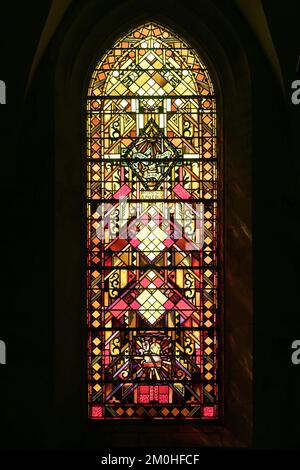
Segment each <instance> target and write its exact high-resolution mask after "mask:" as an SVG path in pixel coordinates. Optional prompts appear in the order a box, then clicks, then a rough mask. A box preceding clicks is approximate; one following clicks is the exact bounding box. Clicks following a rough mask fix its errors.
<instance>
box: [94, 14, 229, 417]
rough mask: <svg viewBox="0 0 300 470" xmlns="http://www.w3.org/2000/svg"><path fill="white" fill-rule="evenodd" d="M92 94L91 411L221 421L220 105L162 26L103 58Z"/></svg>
mask: <svg viewBox="0 0 300 470" xmlns="http://www.w3.org/2000/svg"><path fill="white" fill-rule="evenodd" d="M88 95H89V96H88V99H87V227H88V232H87V242H88V246H87V251H88V258H87V311H88V330H89V339H88V381H89V385H88V387H89V390H88V397H89V417H90V418H92V419H105V418H114V419H129V418H131V419H144V418H147V419H166V420H167V419H185V420H186V419H193V420H199V419H200V420H207V419H210V420H216V419H218V418H219V417H220V384H219V371H220V367H219V365H218V357H219V354H220V351H219V350H218V347H219V346H218V345H219V340H220V338H219V337H218V335H219V328H218V326H219V325H220V324H221V323H220V320H221V319H220V311H221V310H220V308H219V305H218V264H219V263H218V254H217V245H218V243H217V242H218V240H217V239H218V233H219V230H220V227H218V226H217V222H218V194H217V189H218V188H217V162H218V156H217V153H216V152H217V150H216V138H217V135H216V133H217V128H216V127H217V126H216V112H217V111H216V109H217V108H216V102H215V98H214V90H213V85H212V82H211V79H210V77H209V73H208V70H207V68H206V66H205V64H204V63H203V61H202V60H201V58H199V56H198V54H197V53H196V52H195V50H193V49H192V48H191V47H189V45H187V44H186V43H185V42H184V41H183V40H182V39H180V38H178V36H177V35H176V34H174V33H173V32H171V31H170V30H169V29H166V28H164V27H162V26H160V25H158V24H156V23H152V22H151V23H147V24H144V25H142V26H140V27H138V28H136V29H134V30H132V31H130V33H128V34H127V35H126V36H125V37H123V38H122V39H121V40H119V41H118V42H117V43H116V44H115V45H114V47H113V48H112V49H111V50H110V51H109V52H108V53H107V54H106V55H105V56H104V57H103V58H102V59H101V60H100V61H99V63H98V64H97V66H96V68H95V70H94V72H93V75H92V79H91V82H90V87H89V92H88Z"/></svg>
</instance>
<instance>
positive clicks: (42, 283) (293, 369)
mask: <svg viewBox="0 0 300 470" xmlns="http://www.w3.org/2000/svg"><path fill="white" fill-rule="evenodd" d="M218 3H219V4H221V8H223V9H226V8H227V7H228V10H230V9H231V8H234V6H233V2H227V1H223V2H222V1H221V2H218ZM50 4H51V2H50V1H47V0H43V1H41V2H29V1H28V2H22V3H21V2H20V3H18V5H17V6H16V5H15V4H13V3H12V2H4V1H1V2H0V17H1V28H0V79H1V80H4V81H5V82H6V85H7V104H6V105H5V106H2V105H1V106H0V119H1V126H0V157H1V177H0V184H1V197H0V203H1V219H0V220H1V231H0V238H1V247H2V250H1V298H0V309H1V315H0V339H2V340H4V341H5V342H6V344H7V365H6V366H0V386H1V391H0V399H1V402H0V410H1V415H0V427H1V429H0V436H1V442H0V448H3V449H6V448H26V449H27V448H36V449H38V448H47V447H51V444H50V443H49V442H47V437H46V433H45V432H44V428H45V426H44V424H43V423H45V421H47V419H48V417H49V409H51V406H50V403H51V400H52V377H53V374H55V371H54V370H53V361H52V359H53V358H52V355H53V351H52V345H53V339H52V336H51V331H52V327H53V324H52V323H53V319H52V317H51V312H52V310H53V267H52V265H53V263H52V258H53V230H54V228H53V218H54V215H53V210H54V209H53V185H54V180H53V174H54V172H53V160H51V159H49V158H44V155H46V156H47V155H49V154H51V152H53V149H51V148H50V149H49V148H47V149H41V148H40V147H38V144H35V142H36V141H37V142H39V144H40V140H41V139H38V140H36V139H35V135H34V133H32V130H31V126H30V119H32V120H34V119H35V116H34V115H32V113H33V114H34V109H35V107H34V106H32V100H34V99H35V97H30V96H29V98H28V95H27V97H26V93H25V91H26V86H27V81H28V76H29V72H30V68H31V64H32V61H33V57H34V54H35V51H36V49H37V45H38V42H39V39H40V35H41V32H42V30H43V27H44V24H45V20H46V18H47V15H48V12H49V7H50ZM229 4H230V5H229ZM263 6H264V9H265V14H266V18H267V20H268V24H269V28H270V32H271V35H272V39H273V43H274V47H275V49H276V52H277V54H278V57H279V62H280V66H281V69H282V73H283V79H284V88H285V93H286V97H285V102H283V103H278V102H277V101H276V100H275V101H274V100H273V98H272V94H273V89H274V87H275V85H274V84H272V83H270V86H269V87H266V86H264V87H263V88H262V87H260V84H259V83H257V84H256V89H255V92H256V94H258V95H260V96H261V100H260V101H261V110H260V111H261V113H262V121H261V122H262V123H263V124H264V125H265V126H267V127H268V128H271V127H272V119H271V118H270V112H269V113H266V119H265V120H264V118H263V113H264V111H265V109H268V110H269V111H270V109H271V110H272V109H273V108H274V109H277V110H278V108H280V109H281V108H282V134H281V135H278V134H277V135H274V139H273V140H272V141H269V140H268V141H266V140H264V139H262V138H261V134H260V137H259V138H260V140H261V141H260V145H261V158H262V162H263V164H262V162H258V161H256V162H253V187H254V188H255V190H254V191H253V228H254V230H253V232H254V240H253V245H254V250H253V261H254V270H253V281H254V325H253V327H254V348H253V349H254V399H253V401H254V432H253V447H254V448H260V449H262V448H300V430H299V422H300V399H299V397H300V365H299V366H295V365H292V363H291V343H292V341H293V340H294V339H300V308H299V281H300V276H299V266H300V250H299V238H300V237H299V229H300V223H299V218H300V185H299V161H300V158H299V157H300V155H299V140H298V136H299V113H300V105H298V106H295V105H293V104H292V103H291V99H290V96H291V83H292V81H293V80H296V79H297V78H298V79H300V77H299V76H298V77H297V74H296V65H297V61H298V56H299V52H300V48H299V14H300V4H299V2H298V1H297V0H286V1H285V2H281V1H277V0H270V1H264V2H263ZM43 66H44V67H45V64H44V65H43ZM49 67H51V63H49ZM47 95H48V90H47V89H45V90H44V96H43V97H40V98H39V99H40V102H39V103H35V106H45V113H47V112H48V111H49V112H51V110H49V108H48V104H49V103H48V101H47ZM28 103H31V105H30V104H28ZM39 131H40V132H41V133H44V134H45V136H49V135H51V134H52V133H53V129H52V128H51V125H50V124H49V123H48V121H47V119H45V124H44V123H43V122H41V123H40V128H39ZM35 132H36V128H35ZM254 138H255V130H254ZM279 141H281V143H282V144H283V146H284V145H285V143H286V149H287V151H286V153H285V154H283V153H282V152H280V153H279V152H278V151H277V148H278V142H279ZM266 155H268V158H265V156H266Z"/></svg>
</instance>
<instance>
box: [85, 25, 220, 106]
mask: <svg viewBox="0 0 300 470" xmlns="http://www.w3.org/2000/svg"><path fill="white" fill-rule="evenodd" d="M144 94H152V95H158V96H159V97H162V96H176V95H178V96H182V97H184V96H191V95H200V96H202V97H208V96H212V95H213V85H212V82H211V79H210V77H209V74H208V71H207V68H206V66H205V64H204V63H203V62H202V60H200V58H199V56H198V54H196V52H195V50H194V49H192V48H191V47H189V46H188V45H187V44H186V43H185V42H184V41H182V40H181V39H179V37H178V36H177V35H175V34H174V33H173V32H171V31H170V30H169V29H167V28H165V27H163V26H161V25H158V24H157V23H153V22H151V23H147V24H145V25H142V26H139V27H138V28H135V29H133V30H132V31H131V32H130V33H129V34H127V35H126V36H124V37H123V38H122V39H120V40H119V41H117V42H116V43H115V45H114V47H113V48H112V49H111V50H110V51H109V52H108V53H107V54H106V55H105V56H104V58H103V59H102V60H101V61H99V62H98V64H97V66H96V68H95V71H94V73H93V77H92V80H91V83H90V89H89V95H92V96H100V95H103V96H109V95H120V96H122V95H138V96H140V97H141V96H143V95H144ZM151 103H152V100H151Z"/></svg>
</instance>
